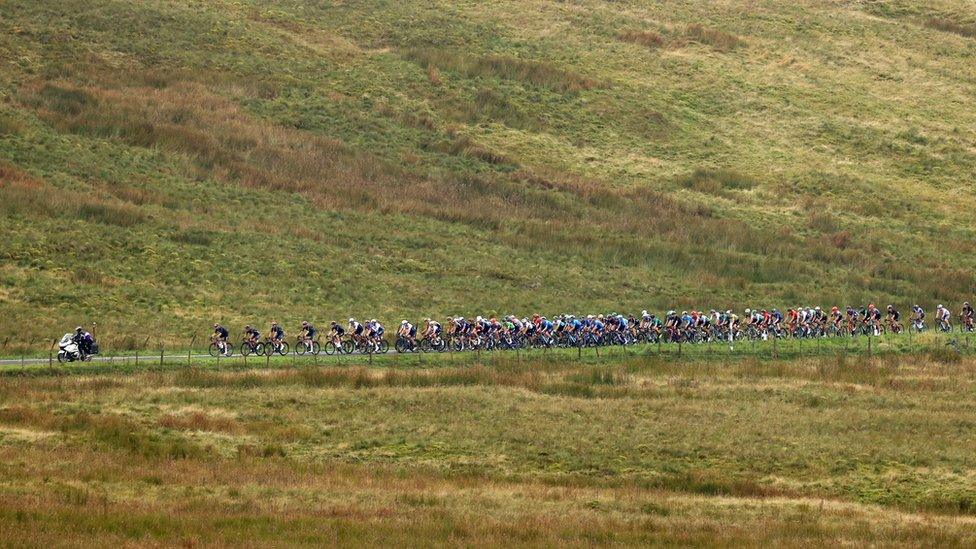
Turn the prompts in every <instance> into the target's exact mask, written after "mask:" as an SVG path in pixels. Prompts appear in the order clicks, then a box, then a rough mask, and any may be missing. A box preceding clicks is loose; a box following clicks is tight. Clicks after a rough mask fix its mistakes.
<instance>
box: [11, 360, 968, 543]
mask: <svg viewBox="0 0 976 549" xmlns="http://www.w3.org/2000/svg"><path fill="white" fill-rule="evenodd" d="M974 380H976V361H974V360H971V359H959V358H954V359H953V358H950V357H949V356H942V357H941V358H939V357H933V356H929V355H925V356H914V355H902V356H896V355H890V356H875V357H846V358H845V357H843V356H840V357H834V358H830V359H824V358H819V359H802V360H795V361H791V362H776V361H757V360H752V359H747V360H741V361H736V362H731V363H725V362H723V361H720V360H715V361H710V362H695V363H683V364H677V363H673V362H667V361H664V360H661V359H657V358H653V357H631V358H623V359H613V360H610V361H607V362H605V363H603V364H588V365H578V364H571V363H568V362H566V361H564V360H562V359H560V360H548V361H523V362H521V363H518V362H514V361H513V362H506V361H500V360H496V361H494V362H493V364H492V365H491V366H479V365H473V366H464V367H434V368H404V367H376V368H365V367H358V366H345V367H313V366H308V367H302V368H283V369H270V370H268V369H261V370H253V369H251V370H246V369H234V370H218V369H214V368H210V367H207V368H189V369H185V370H168V371H156V372H151V371H146V372H136V373H129V374H127V375H121V374H101V375H99V374H90V373H86V374H83V375H52V376H38V377H5V378H2V379H0V478H2V482H0V535H2V537H3V539H4V540H5V542H6V543H8V544H10V545H28V544H30V545H37V544H57V545H99V546H104V545H106V544H119V543H121V544H143V543H161V544H188V545H193V544H208V545H237V544H242V543H243V544H250V545H283V544H289V545H291V544H321V543H330V544H331V543H340V544H349V545H358V544H362V543H383V544H397V545H404V546H428V545H431V544H476V545H481V544H484V545H503V544H505V545H508V544H513V543H518V544H536V545H541V544H557V543H558V544H576V545H582V544H592V543H620V544H645V543H648V542H662V543H679V544H717V545H740V544H753V545H759V544H767V543H772V542H775V543H781V544H790V545H800V544H809V543H822V544H836V543H838V542H842V543H849V544H854V543H858V544H860V543H865V542H877V543H884V544H886V545H904V546H917V545H919V544H926V545H929V544H938V545H970V546H971V545H972V544H973V543H976V518H974V517H973V513H974V511H976V478H974V475H973V470H974V465H976V439H974V437H972V427H973V424H974V419H973V417H974V415H973V408H974V405H973V398H972V397H973V393H974V387H976V385H974Z"/></svg>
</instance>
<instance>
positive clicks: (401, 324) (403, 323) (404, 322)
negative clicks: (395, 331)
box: [400, 320, 410, 326]
mask: <svg viewBox="0 0 976 549" xmlns="http://www.w3.org/2000/svg"><path fill="white" fill-rule="evenodd" d="M407 324H410V323H409V322H407V321H406V320H404V321H403V322H401V323H400V326H406V325H407Z"/></svg>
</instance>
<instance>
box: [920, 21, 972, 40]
mask: <svg viewBox="0 0 976 549" xmlns="http://www.w3.org/2000/svg"><path fill="white" fill-rule="evenodd" d="M925 26H926V27H929V28H932V29H936V30H940V31H943V32H951V33H953V34H958V35H959V36H965V37H967V38H974V37H976V23H965V22H961V21H957V20H955V19H952V18H950V17H930V18H929V19H926V20H925Z"/></svg>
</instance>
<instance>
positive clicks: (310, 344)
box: [295, 336, 321, 356]
mask: <svg viewBox="0 0 976 549" xmlns="http://www.w3.org/2000/svg"><path fill="white" fill-rule="evenodd" d="M319 351H321V347H320V346H319V342H318V341H316V340H311V341H309V340H308V339H305V338H303V337H301V336H299V337H298V339H297V340H296V341H295V354H296V355H298V356H302V355H304V354H311V355H317V354H319Z"/></svg>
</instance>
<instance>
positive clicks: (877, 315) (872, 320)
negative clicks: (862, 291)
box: [864, 303, 881, 336]
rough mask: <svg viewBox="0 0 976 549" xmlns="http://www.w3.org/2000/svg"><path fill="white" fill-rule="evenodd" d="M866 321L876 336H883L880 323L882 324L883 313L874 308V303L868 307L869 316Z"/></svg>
mask: <svg viewBox="0 0 976 549" xmlns="http://www.w3.org/2000/svg"><path fill="white" fill-rule="evenodd" d="M864 320H865V321H866V322H868V323H869V325H870V326H871V329H872V331H873V332H874V335H875V336H879V335H881V329H880V326H879V324H880V322H881V311H879V310H878V308H877V307H875V306H874V303H871V304H870V305H868V309H867V315H866V316H865V318H864Z"/></svg>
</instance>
